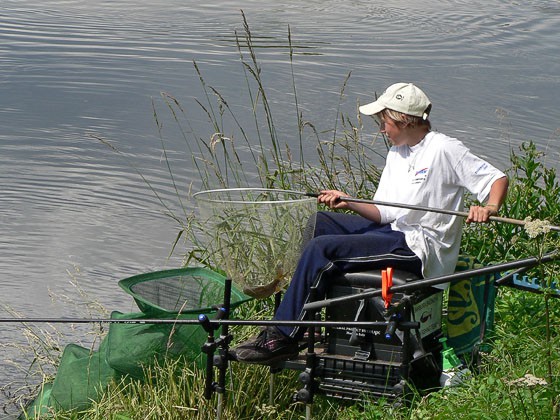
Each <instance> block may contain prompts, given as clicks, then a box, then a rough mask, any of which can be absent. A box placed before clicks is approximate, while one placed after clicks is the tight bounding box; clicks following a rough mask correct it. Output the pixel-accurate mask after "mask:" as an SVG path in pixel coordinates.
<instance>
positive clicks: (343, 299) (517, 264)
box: [303, 251, 560, 311]
mask: <svg viewBox="0 0 560 420" xmlns="http://www.w3.org/2000/svg"><path fill="white" fill-rule="evenodd" d="M559 256H560V253H559V252H558V251H552V252H550V253H547V254H545V255H543V256H542V257H540V258H537V257H529V258H524V259H521V260H515V261H508V262H505V263H500V264H495V265H489V266H486V267H482V268H474V269H472V270H465V271H460V272H457V273H453V274H449V275H444V276H439V277H433V278H428V279H423V280H415V281H412V282H409V283H407V284H403V285H400V286H392V287H390V288H389V290H388V292H389V293H400V292H408V291H415V290H418V289H421V288H425V287H431V286H437V285H440V284H444V283H449V282H454V281H458V280H464V279H468V278H471V277H477V276H481V275H486V274H494V273H498V272H500V271H508V270H513V269H517V268H525V269H529V268H531V267H536V266H537V265H539V264H541V263H547V262H551V261H554V260H557V259H558V257H559ZM381 294H382V290H381V289H380V288H371V289H366V290H364V291H363V292H360V293H356V294H353V295H348V296H340V297H336V298H331V299H324V300H318V301H314V302H308V303H306V304H305V305H304V306H303V310H305V311H311V310H319V309H321V308H327V307H329V306H333V305H340V304H342V303H347V302H351V301H354V300H361V299H365V298H371V297H376V296H381Z"/></svg>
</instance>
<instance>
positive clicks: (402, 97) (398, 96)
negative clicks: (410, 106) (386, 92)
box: [395, 93, 404, 101]
mask: <svg viewBox="0 0 560 420" xmlns="http://www.w3.org/2000/svg"><path fill="white" fill-rule="evenodd" d="M395 99H398V100H399V101H402V100H403V99H404V96H402V95H401V94H400V93H399V94H398V95H397V96H395Z"/></svg>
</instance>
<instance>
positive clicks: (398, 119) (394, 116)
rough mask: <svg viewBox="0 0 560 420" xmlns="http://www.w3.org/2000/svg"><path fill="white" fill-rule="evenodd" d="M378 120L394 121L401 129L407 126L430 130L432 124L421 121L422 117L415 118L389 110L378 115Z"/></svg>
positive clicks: (426, 120) (427, 121) (386, 109)
mask: <svg viewBox="0 0 560 420" xmlns="http://www.w3.org/2000/svg"><path fill="white" fill-rule="evenodd" d="M378 116H379V118H380V119H381V120H382V121H384V120H385V119H387V118H388V119H390V120H393V121H395V123H397V124H399V125H400V126H401V127H404V126H405V125H408V126H410V127H420V126H427V127H428V129H431V128H432V124H431V123H430V121H429V120H428V119H423V118H422V117H416V116H414V115H409V114H404V113H402V112H398V111H394V110H392V109H389V108H385V109H384V110H383V111H381V112H380V113H379V114H378Z"/></svg>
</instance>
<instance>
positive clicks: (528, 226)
mask: <svg viewBox="0 0 560 420" xmlns="http://www.w3.org/2000/svg"><path fill="white" fill-rule="evenodd" d="M524 221H525V231H526V232H527V235H529V238H536V237H537V236H539V235H540V234H545V233H548V232H550V222H549V221H548V220H546V219H545V220H540V219H535V220H532V219H531V217H526V218H525V220H524Z"/></svg>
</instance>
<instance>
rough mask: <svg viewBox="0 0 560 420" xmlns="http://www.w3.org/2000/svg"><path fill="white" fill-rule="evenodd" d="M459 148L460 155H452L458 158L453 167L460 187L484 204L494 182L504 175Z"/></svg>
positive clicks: (467, 151) (468, 151)
mask: <svg viewBox="0 0 560 420" xmlns="http://www.w3.org/2000/svg"><path fill="white" fill-rule="evenodd" d="M460 148H461V149H462V150H461V151H460V153H459V154H455V155H454V156H455V157H457V156H459V158H458V160H457V162H456V166H455V172H456V174H457V177H458V179H459V180H460V183H461V184H462V186H463V187H465V188H466V189H467V190H468V191H470V193H471V194H473V195H474V196H475V197H476V198H477V200H478V201H480V202H484V201H486V199H487V198H488V195H489V194H490V189H491V188H492V184H493V183H494V181H496V180H497V179H500V178H502V177H504V176H506V175H505V174H504V173H503V172H502V171H500V170H499V169H497V168H496V167H494V166H493V165H491V164H490V163H488V162H487V161H486V160H484V159H482V158H480V157H478V156H476V155H474V154H473V153H471V152H470V150H469V149H468V148H466V147H465V146H461V147H460ZM457 152H458V151H455V153H457Z"/></svg>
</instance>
